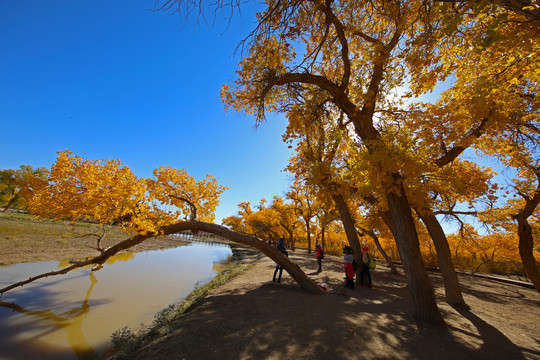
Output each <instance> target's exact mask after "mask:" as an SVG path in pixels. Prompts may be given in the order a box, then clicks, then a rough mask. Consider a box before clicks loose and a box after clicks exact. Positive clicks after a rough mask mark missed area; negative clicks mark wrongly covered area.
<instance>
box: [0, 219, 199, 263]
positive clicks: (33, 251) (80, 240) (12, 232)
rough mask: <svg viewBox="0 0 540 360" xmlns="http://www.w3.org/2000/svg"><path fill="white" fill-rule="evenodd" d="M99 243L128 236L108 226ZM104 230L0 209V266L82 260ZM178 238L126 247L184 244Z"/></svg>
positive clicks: (142, 248) (89, 254) (138, 248)
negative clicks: (0, 210)
mask: <svg viewBox="0 0 540 360" xmlns="http://www.w3.org/2000/svg"><path fill="white" fill-rule="evenodd" d="M106 229H107V234H106V236H105V237H104V238H103V240H102V243H101V246H102V247H103V248H107V247H110V246H113V245H115V244H117V243H119V242H120V241H123V240H126V239H127V238H129V235H128V234H126V233H124V232H122V231H121V230H120V229H119V228H118V227H112V226H109V227H107V228H106ZM102 234H103V229H102V228H101V227H99V226H98V225H96V224H91V223H74V224H71V223H69V222H67V221H53V220H47V219H38V218H35V217H33V216H31V215H28V214H19V213H9V212H8V213H2V212H0V266H7V265H13V264H18V263H28V262H39V261H62V260H73V259H82V258H86V257H93V256H97V255H99V254H100V253H99V251H98V250H96V239H97V237H98V236H100V235H102ZM189 243H190V242H189V241H187V240H183V239H181V238H174V237H157V238H151V239H148V240H146V241H144V242H143V243H141V244H138V245H136V246H134V247H132V248H130V249H129V251H132V252H142V251H150V250H159V249H169V248H175V247H178V246H183V245H187V244H189Z"/></svg>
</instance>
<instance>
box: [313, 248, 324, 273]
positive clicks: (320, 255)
mask: <svg viewBox="0 0 540 360" xmlns="http://www.w3.org/2000/svg"><path fill="white" fill-rule="evenodd" d="M315 256H316V257H317V263H318V264H319V270H317V271H318V272H321V271H322V259H324V251H323V249H322V245H321V244H317V253H316V254H315Z"/></svg>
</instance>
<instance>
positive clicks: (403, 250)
mask: <svg viewBox="0 0 540 360" xmlns="http://www.w3.org/2000/svg"><path fill="white" fill-rule="evenodd" d="M394 186H398V189H399V193H396V192H395V191H393V192H388V193H387V194H386V199H387V201H388V209H389V211H390V215H391V216H392V223H393V224H394V229H395V236H396V244H397V247H398V250H399V253H400V256H401V261H402V263H403V267H404V269H405V275H406V277H407V283H408V288H409V293H410V296H411V299H412V301H413V309H414V310H413V316H414V317H415V318H417V319H419V320H422V321H426V322H431V323H437V324H444V320H443V318H442V316H441V313H440V312H439V308H438V307H437V302H436V301H435V294H434V292H433V287H432V286H431V282H430V280H429V277H428V274H427V271H426V269H425V267H424V261H423V260H422V255H421V253H420V243H419V241H418V234H417V232H416V227H415V224H414V219H413V216H412V211H411V207H410V205H409V202H408V201H407V197H406V195H405V189H404V188H403V184H402V183H401V182H400V181H397V180H396V181H395V183H394Z"/></svg>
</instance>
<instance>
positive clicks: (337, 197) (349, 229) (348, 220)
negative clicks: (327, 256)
mask: <svg viewBox="0 0 540 360" xmlns="http://www.w3.org/2000/svg"><path fill="white" fill-rule="evenodd" d="M332 198H333V199H334V203H335V204H336V207H337V209H338V212H339V215H340V217H341V221H342V223H343V228H344V229H345V234H346V235H347V240H349V245H350V246H351V247H352V248H353V250H354V258H355V259H356V261H358V263H359V264H362V249H361V247H360V240H359V239H358V234H357V232H356V227H355V226H354V219H353V217H352V215H351V212H350V211H349V206H348V205H347V202H346V201H345V198H344V197H343V195H341V194H332ZM360 271H361V269H360V268H359V269H358V270H357V271H356V276H357V278H358V276H359V275H360Z"/></svg>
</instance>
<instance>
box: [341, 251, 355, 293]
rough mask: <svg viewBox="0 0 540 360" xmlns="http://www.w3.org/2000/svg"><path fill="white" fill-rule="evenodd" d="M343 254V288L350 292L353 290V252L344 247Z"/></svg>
mask: <svg viewBox="0 0 540 360" xmlns="http://www.w3.org/2000/svg"><path fill="white" fill-rule="evenodd" d="M343 252H344V253H345V257H344V258H343V259H344V260H345V276H346V281H345V287H346V288H350V289H351V290H353V289H354V266H353V261H354V255H353V254H354V250H353V249H352V247H350V246H345V249H344V250H343Z"/></svg>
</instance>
